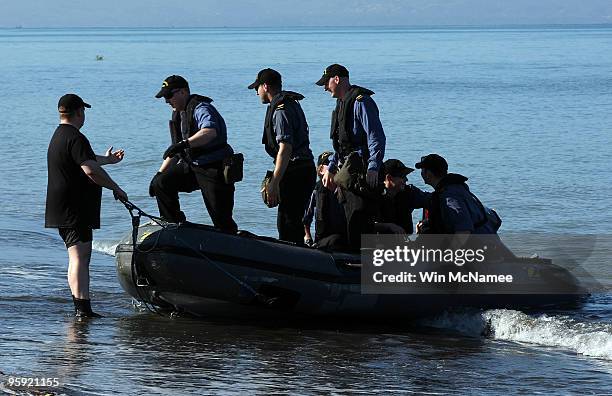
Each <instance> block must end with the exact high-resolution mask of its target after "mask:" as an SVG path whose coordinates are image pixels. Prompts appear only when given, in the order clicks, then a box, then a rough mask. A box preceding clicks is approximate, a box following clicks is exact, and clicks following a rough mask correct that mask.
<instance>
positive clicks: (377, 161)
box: [329, 96, 387, 172]
mask: <svg viewBox="0 0 612 396" xmlns="http://www.w3.org/2000/svg"><path fill="white" fill-rule="evenodd" d="M352 132H353V136H352V138H353V141H354V142H355V143H357V141H358V139H357V137H358V136H360V135H361V134H364V133H365V135H366V137H367V142H368V151H369V152H370V157H369V158H368V159H367V163H368V170H375V171H377V170H380V169H381V168H382V163H383V158H384V157H385V145H386V143H387V139H386V137H385V131H384V130H383V127H382V124H381V122H380V117H379V114H378V106H376V102H374V99H372V98H371V97H369V96H364V97H363V99H362V100H356V101H355V104H354V106H353V131H352ZM357 151H358V152H359V154H360V155H362V156H363V147H361V148H358V149H357ZM342 160H343V158H340V155H339V154H338V153H337V152H334V154H333V155H332V156H331V157H330V159H329V169H330V171H331V172H337V171H338V166H339V165H340V163H341V161H342Z"/></svg>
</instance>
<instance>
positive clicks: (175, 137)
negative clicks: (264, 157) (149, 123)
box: [170, 94, 227, 161]
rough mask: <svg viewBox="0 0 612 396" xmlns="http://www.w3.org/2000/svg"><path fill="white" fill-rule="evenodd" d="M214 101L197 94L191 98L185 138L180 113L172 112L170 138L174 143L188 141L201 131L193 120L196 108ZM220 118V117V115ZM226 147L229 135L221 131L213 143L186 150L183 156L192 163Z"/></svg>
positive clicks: (186, 107) (188, 106) (188, 104)
mask: <svg viewBox="0 0 612 396" xmlns="http://www.w3.org/2000/svg"><path fill="white" fill-rule="evenodd" d="M212 101H213V100H212V99H211V98H209V97H207V96H201V95H196V94H193V95H190V96H189V100H188V101H187V106H185V117H186V119H187V136H183V135H182V133H181V116H180V113H179V112H177V111H173V112H172V120H171V121H170V138H171V139H172V143H177V142H180V141H181V140H183V139H187V138H188V137H191V136H193V134H195V133H196V132H197V131H199V130H200V129H199V127H198V125H197V124H196V123H195V122H194V120H193V112H194V110H195V108H196V106H197V105H199V104H200V103H211V102H212ZM215 111H216V110H215ZM217 115H218V114H217ZM218 116H219V117H220V115H218ZM225 146H227V135H225V136H222V134H221V131H217V136H216V137H215V138H214V139H213V140H212V141H211V142H209V143H208V144H206V145H205V146H202V147H195V148H189V149H186V150H185V154H186V155H182V156H183V157H186V159H187V160H189V161H191V160H192V159H196V158H198V157H199V156H201V155H204V154H210V153H212V152H213V151H216V150H219V149H222V148H225Z"/></svg>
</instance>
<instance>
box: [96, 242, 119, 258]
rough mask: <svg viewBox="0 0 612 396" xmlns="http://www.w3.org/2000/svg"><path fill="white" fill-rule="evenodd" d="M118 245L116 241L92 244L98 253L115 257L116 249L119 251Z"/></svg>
mask: <svg viewBox="0 0 612 396" xmlns="http://www.w3.org/2000/svg"><path fill="white" fill-rule="evenodd" d="M117 245H118V243H117V242H116V241H111V240H106V239H102V240H94V241H93V243H92V248H93V250H95V251H96V252H100V253H104V254H107V255H109V256H115V249H117Z"/></svg>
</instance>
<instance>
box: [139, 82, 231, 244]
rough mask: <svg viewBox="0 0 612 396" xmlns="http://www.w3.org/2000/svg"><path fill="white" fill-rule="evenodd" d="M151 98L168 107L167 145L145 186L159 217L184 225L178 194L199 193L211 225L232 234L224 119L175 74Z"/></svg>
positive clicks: (206, 99) (228, 149) (210, 104)
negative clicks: (147, 184)
mask: <svg viewBox="0 0 612 396" xmlns="http://www.w3.org/2000/svg"><path fill="white" fill-rule="evenodd" d="M155 97H156V98H158V99H160V98H163V99H164V100H165V101H166V103H167V104H168V105H169V106H170V107H171V108H172V118H171V120H170V122H169V125H170V138H171V141H172V144H171V145H170V146H169V147H168V148H167V149H166V151H165V152H164V154H163V162H162V164H161V166H160V168H159V171H158V172H157V173H156V174H155V176H154V177H153V179H152V180H151V183H150V186H149V195H151V196H152V197H153V196H154V197H155V198H156V199H157V205H158V207H159V214H160V216H161V217H162V218H163V219H165V220H167V221H169V222H172V223H181V222H184V221H186V217H185V214H184V213H183V212H182V211H181V207H180V202H179V196H178V193H179V192H192V191H195V190H198V189H199V190H201V191H202V196H203V198H204V203H205V205H206V208H207V210H208V214H209V215H210V218H211V220H212V222H213V225H214V226H215V227H216V228H218V229H220V230H222V231H224V232H228V233H236V232H237V231H238V226H237V225H236V223H235V222H234V219H233V218H232V211H233V209H234V191H235V190H234V183H228V182H227V181H226V179H225V178H224V172H223V167H224V160H225V159H227V158H229V157H231V156H232V155H233V154H234V151H233V149H232V147H231V146H230V145H229V144H228V143H227V129H226V125H225V120H224V119H223V117H222V116H221V114H219V112H218V111H217V109H216V108H215V107H214V106H213V105H212V103H211V102H212V99H210V98H208V97H206V96H201V95H196V94H192V93H191V92H190V90H189V84H188V83H187V80H185V79H184V78H183V77H181V76H178V75H172V76H169V77H167V78H166V79H165V80H164V81H163V83H162V87H161V89H160V90H159V92H158V93H157V95H155Z"/></svg>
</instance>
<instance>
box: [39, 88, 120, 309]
mask: <svg viewBox="0 0 612 396" xmlns="http://www.w3.org/2000/svg"><path fill="white" fill-rule="evenodd" d="M57 108H58V111H59V114H60V125H59V126H58V127H57V129H56V130H55V133H54V134H53V137H52V138H51V142H50V143H49V150H48V152H47V167H48V183H47V202H46V209H45V227H47V228H58V229H59V234H60V236H61V237H62V239H63V240H64V243H65V245H66V249H68V260H69V261H68V285H69V286H70V291H71V292H72V300H73V302H74V310H75V316H77V317H100V315H98V314H97V313H95V312H93V311H92V310H91V302H90V299H89V262H90V260H91V242H92V239H93V236H92V229H98V228H100V202H101V198H102V187H106V188H108V189H110V190H113V193H114V195H115V197H116V198H120V199H123V200H127V199H128V196H127V194H126V193H125V192H124V191H123V190H122V189H121V188H119V186H118V185H117V183H115V182H114V181H113V179H111V177H110V176H109V175H108V173H106V171H104V169H102V167H101V165H106V164H116V163H117V162H120V161H121V160H122V159H123V154H124V153H123V150H118V151H115V152H113V151H112V149H113V148H112V146H111V147H110V148H109V149H108V150H107V151H106V154H105V155H96V154H95V153H94V151H93V150H92V148H91V145H90V144H89V140H87V138H86V137H85V135H83V134H82V133H81V132H80V128H81V127H83V124H84V123H85V108H91V106H90V105H89V104H87V103H85V102H83V99H81V98H80V97H79V96H77V95H75V94H66V95H64V96H62V97H61V98H60V100H59V103H58V105H57Z"/></svg>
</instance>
